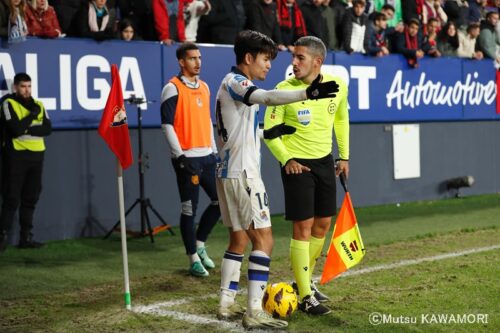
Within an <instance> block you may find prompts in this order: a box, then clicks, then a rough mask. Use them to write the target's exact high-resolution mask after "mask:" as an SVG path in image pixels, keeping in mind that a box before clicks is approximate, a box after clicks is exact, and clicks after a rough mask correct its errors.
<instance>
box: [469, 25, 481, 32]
mask: <svg viewBox="0 0 500 333" xmlns="http://www.w3.org/2000/svg"><path fill="white" fill-rule="evenodd" d="M479 28H481V26H480V25H479V23H476V22H472V23H471V24H469V25H468V26H467V33H470V32H471V31H472V30H474V29H479Z"/></svg>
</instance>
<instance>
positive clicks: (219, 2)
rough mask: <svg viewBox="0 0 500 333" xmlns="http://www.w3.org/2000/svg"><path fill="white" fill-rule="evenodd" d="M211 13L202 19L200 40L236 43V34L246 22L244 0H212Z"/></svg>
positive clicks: (199, 28)
mask: <svg viewBox="0 0 500 333" xmlns="http://www.w3.org/2000/svg"><path fill="white" fill-rule="evenodd" d="M210 3H211V4H212V9H211V10H210V13H209V14H208V15H206V16H203V17H202V18H201V19H200V23H199V25H198V36H199V41H200V42H208V43H215V44H230V45H232V44H234V41H235V40H236V36H237V35H238V33H239V32H240V31H242V30H243V27H244V26H245V23H246V14H245V9H244V7H243V1H242V0H211V1H210Z"/></svg>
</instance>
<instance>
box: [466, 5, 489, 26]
mask: <svg viewBox="0 0 500 333" xmlns="http://www.w3.org/2000/svg"><path fill="white" fill-rule="evenodd" d="M485 6H486V0H469V22H470V23H473V22H476V23H480V22H481V20H482V19H483V18H484V15H483V8H484V7H485Z"/></svg>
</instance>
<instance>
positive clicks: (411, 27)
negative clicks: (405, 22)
mask: <svg viewBox="0 0 500 333" xmlns="http://www.w3.org/2000/svg"><path fill="white" fill-rule="evenodd" d="M408 34H409V35H410V36H412V37H415V36H416V35H417V34H418V24H415V23H410V25H409V26H408Z"/></svg>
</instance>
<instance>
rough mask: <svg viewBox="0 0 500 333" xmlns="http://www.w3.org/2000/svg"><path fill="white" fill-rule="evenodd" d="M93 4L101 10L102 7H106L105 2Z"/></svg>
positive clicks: (99, 1) (104, 0)
mask: <svg viewBox="0 0 500 333" xmlns="http://www.w3.org/2000/svg"><path fill="white" fill-rule="evenodd" d="M94 3H95V6H96V7H97V8H98V9H102V8H103V7H104V6H106V0H95V1H94Z"/></svg>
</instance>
